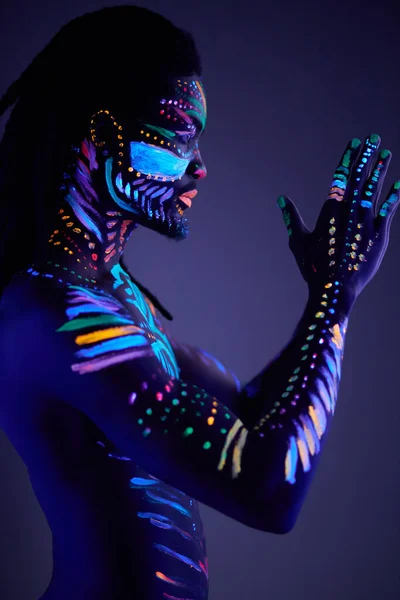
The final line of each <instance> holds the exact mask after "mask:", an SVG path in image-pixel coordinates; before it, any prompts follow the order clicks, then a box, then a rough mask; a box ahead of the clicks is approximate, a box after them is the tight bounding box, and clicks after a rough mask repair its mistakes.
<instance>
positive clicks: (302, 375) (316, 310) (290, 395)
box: [241, 282, 352, 520]
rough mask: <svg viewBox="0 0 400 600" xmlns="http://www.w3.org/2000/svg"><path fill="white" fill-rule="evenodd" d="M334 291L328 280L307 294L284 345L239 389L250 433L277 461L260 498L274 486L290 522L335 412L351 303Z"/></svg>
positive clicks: (310, 476) (269, 459)
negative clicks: (324, 285) (291, 332)
mask: <svg viewBox="0 0 400 600" xmlns="http://www.w3.org/2000/svg"><path fill="white" fill-rule="evenodd" d="M339 289H340V288H339V286H338V285H335V282H333V283H332V284H327V287H326V288H325V289H323V290H322V291H321V293H320V295H319V296H318V295H317V294H312V295H310V298H309V300H308V302H307V306H306V308H305V311H304V313H303V315H302V317H301V319H300V322H299V324H298V326H297V328H296V330H295V333H294V334H293V336H292V338H291V340H290V341H289V343H288V344H287V345H286V346H285V348H284V349H283V350H282V351H281V352H280V353H279V355H278V356H277V357H276V358H275V359H274V360H273V361H272V362H270V363H269V364H268V366H267V367H266V368H265V369H264V370H263V371H262V372H261V373H260V374H259V375H257V376H256V377H255V378H254V379H253V380H251V381H250V382H249V383H248V384H247V385H245V386H244V388H243V389H242V394H241V396H242V398H241V400H242V402H243V403H246V407H245V408H244V411H243V412H244V413H246V414H247V415H248V423H250V424H251V425H252V426H253V427H252V428H251V429H250V432H251V434H250V437H253V436H254V437H257V436H259V437H260V440H259V451H260V452H263V453H265V454H264V455H266V457H267V456H268V462H270V461H271V456H273V457H274V460H275V461H276V462H278V463H279V464H275V468H274V469H271V468H268V469H267V471H266V476H265V482H264V489H265V497H269V492H268V491H267V490H270V489H275V490H276V489H278V490H279V492H278V496H277V497H279V504H280V509H281V510H282V511H283V513H284V514H286V513H288V519H289V520H293V519H295V518H296V516H297V514H298V512H299V510H300V508H301V503H302V501H303V499H304V496H305V494H306V491H307V489H308V486H309V484H310V482H311V479H312V477H313V475H314V472H315V468H316V464H317V462H318V457H319V455H320V453H321V449H322V446H323V443H324V441H325V439H326V434H327V431H328V429H329V426H330V422H331V420H332V417H333V414H334V412H335V405H336V401H337V396H338V389H339V382H340V377H341V363H342V359H343V350H344V342H345V335H346V328H347V321H348V316H349V314H350V311H351V306H352V303H350V302H348V301H345V300H344V299H343V298H341V292H339ZM280 479H281V483H282V486H279V480H280ZM289 513H290V514H289Z"/></svg>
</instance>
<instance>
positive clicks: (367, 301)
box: [0, 0, 400, 600]
mask: <svg viewBox="0 0 400 600" xmlns="http://www.w3.org/2000/svg"><path fill="white" fill-rule="evenodd" d="M120 3H123V2H112V1H109V2H104V3H103V2H100V1H98V0H91V1H90V0H79V1H78V0H70V1H69V2H68V3H65V4H64V3H59V4H58V5H57V4H50V5H48V4H47V3H45V2H44V1H43V0H37V2H35V4H33V3H31V2H30V1H29V0H13V3H6V2H3V3H1V4H0V95H1V94H2V93H3V92H4V91H5V90H6V89H7V87H8V86H9V85H10V84H11V82H12V81H13V80H14V79H16V78H17V77H18V76H19V75H20V73H21V72H22V71H23V69H25V67H26V66H27V65H28V64H29V62H30V61H31V60H32V58H33V57H34V56H35V55H36V54H37V53H38V52H39V51H40V50H41V49H42V48H43V47H44V46H45V45H46V44H47V43H48V41H49V40H50V39H51V37H52V36H53V35H54V34H55V33H56V32H57V31H58V30H59V29H60V27H61V26H62V25H64V24H65V23H66V22H67V21H69V20H70V19H72V18H74V17H76V16H78V15H80V14H83V13H84V12H88V11H92V10H96V9H99V8H101V7H103V6H105V5H113V4H120ZM136 4H138V5H141V6H145V7H147V8H150V9H153V10H155V11H157V12H160V13H161V14H163V15H165V16H166V17H167V18H169V19H171V20H172V21H173V22H174V23H175V24H176V25H178V26H181V27H184V28H185V29H187V30H189V31H191V32H192V33H193V35H194V37H195V40H196V43H197V45H198V47H199V51H200V54H201V56H202V60H203V64H204V82H205V89H206V93H207V100H208V122H207V128H206V133H205V134H204V136H203V138H202V140H201V143H200V147H201V150H202V155H203V158H204V160H205V162H206V166H207V168H208V176H207V178H206V179H205V180H204V181H201V182H199V184H198V189H199V194H198V196H197V197H196V199H195V200H194V201H193V206H192V208H191V209H190V210H189V211H188V213H187V216H188V218H189V220H190V222H191V231H190V235H189V237H188V239H187V240H185V241H183V242H180V243H176V242H174V241H171V240H167V239H165V238H163V237H161V236H160V235H158V234H157V233H154V232H150V231H148V230H146V229H143V228H139V229H138V230H136V231H135V232H134V233H133V235H132V237H131V238H130V241H129V244H128V247H127V250H126V255H125V256H126V262H127V264H128V266H129V268H130V269H131V271H132V274H133V275H134V276H135V277H136V278H137V279H139V281H140V282H141V283H143V285H145V286H146V287H148V288H149V289H150V290H152V291H153V293H155V294H156V296H158V297H159V299H160V300H161V302H162V303H163V304H164V305H165V306H166V308H167V309H168V310H169V311H170V312H171V313H172V314H173V315H174V321H173V323H172V324H171V325H170V327H171V331H172V333H173V334H174V335H175V337H177V338H178V339H179V340H181V341H185V342H187V343H191V344H194V345H197V346H200V347H202V348H204V349H205V350H208V351H209V352H211V353H213V354H214V355H215V356H216V357H217V358H218V359H219V360H221V361H222V362H223V363H225V364H226V365H227V366H229V367H231V368H233V369H234V370H235V371H236V373H237V375H238V377H239V379H240V380H241V381H242V383H246V382H247V381H248V380H250V379H251V378H252V377H253V376H254V375H256V374H257V373H258V372H259V371H260V370H261V369H262V368H263V367H264V365H265V364H266V363H267V362H268V361H269V360H271V358H273V357H274V356H275V355H276V354H277V353H278V352H279V351H280V350H281V349H282V347H283V346H284V345H285V344H286V343H287V342H288V341H289V338H290V336H291V335H292V333H293V331H294V328H295V327H296V325H297V322H298V320H299V318H300V316H301V314H302V312H303V309H304V306H305V302H306V298H307V287H306V284H305V282H304V281H303V279H302V278H301V275H300V273H299V271H298V269H297V266H296V263H295V260H294V257H293V256H292V254H291V252H290V250H289V247H288V237H287V232H286V228H285V225H284V222H283V219H282V214H281V211H280V209H278V208H277V206H276V199H277V197H278V195H279V194H286V195H288V196H290V197H291V198H292V199H293V200H294V201H295V202H296V204H297V205H298V206H299V208H300V210H301V213H302V215H303V218H304V220H305V222H306V224H307V225H308V227H309V228H311V229H312V228H313V227H314V224H315V221H316V219H317V216H318V213H319V211H320V208H321V206H322V203H323V202H324V200H325V198H326V195H327V193H328V188H329V186H330V183H331V178H332V175H333V172H334V169H335V167H336V165H337V163H338V161H339V159H340V156H341V153H342V151H343V150H344V147H345V145H346V143H347V141H348V140H349V139H350V138H351V137H353V136H357V137H360V138H361V139H362V138H364V137H365V136H366V135H368V134H370V133H378V134H379V135H380V136H381V138H382V144H381V148H388V149H390V150H391V151H392V152H393V158H392V162H391V165H390V167H389V172H388V176H387V181H386V183H385V185H384V188H383V194H382V199H383V197H384V196H385V195H386V193H387V191H388V188H389V184H390V183H392V181H394V180H395V179H400V114H399V113H400V82H399V70H398V60H399V55H400V36H399V30H398V18H397V14H396V13H397V11H398V6H396V4H397V3H396V2H394V1H393V2H390V1H388V0H385V1H381V2H379V4H377V3H375V4H374V5H372V6H371V8H370V7H369V6H367V3H359V2H355V3H348V2H343V1H342V0H336V1H334V0H325V1H324V2H320V1H317V0H312V1H308V2H305V3H299V2H297V1H296V0H289V1H286V2H285V1H283V2H272V1H270V0H266V1H265V2H263V3H260V2H259V0H247V1H246V2H245V3H244V2H235V0H232V1H231V2H226V1H224V2H212V1H211V0H203V2H194V1H190V0H187V1H181V0H168V2H167V3H165V2H163V1H162V0H149V1H148V2H140V1H139V2H136ZM133 34H134V32H133ZM99 43H102V42H101V40H98V39H96V38H95V37H93V40H91V39H90V35H89V37H88V46H87V48H86V50H87V58H86V60H87V67H88V68H90V60H91V59H92V56H93V52H92V51H93V49H94V48H95V46H96V44H99ZM149 50H151V38H149ZM132 61H133V62H135V57H132ZM137 66H138V68H139V69H140V60H138V63H137ZM105 76H106V77H108V78H109V81H110V85H123V82H121V81H114V80H113V74H112V71H109V72H107V73H105ZM8 115H9V112H7V113H6V115H5V118H3V121H2V122H1V123H0V125H1V128H0V135H1V134H2V131H3V129H4V124H5V121H6V119H7V117H8ZM28 152H29V140H27V153H28ZM23 177H24V166H23V164H21V178H20V181H19V182H18V185H23V181H24V179H23ZM16 185H17V182H16ZM0 231H1V230H0ZM0 234H1V233H0ZM16 251H18V250H17V249H16ZM399 260H400V211H399V212H398V214H397V215H396V216H395V218H394V220H393V223H392V228H391V238H390V243H389V247H388V250H387V253H386V256H385V258H384V260H383V263H382V265H381V267H380V269H379V271H378V273H377V275H376V276H375V277H374V279H373V280H372V282H371V283H370V284H369V285H368V286H367V287H366V288H365V290H364V291H363V293H362V295H361V296H360V297H359V298H358V300H357V302H356V305H355V308H354V310H353V312H352V314H351V317H350V320H349V326H348V334H347V337H346V343H345V353H344V364H343V374H342V381H341V385H340V389H339V398H338V404H337V410H336V413H335V417H334V420H333V422H332V426H331V430H330V433H329V437H328V441H327V443H326V446H325V448H324V452H323V455H322V458H321V461H320V465H319V468H318V471H317V473H316V476H315V479H314V481H313V483H312V485H311V488H310V492H309V494H308V496H307V498H306V502H305V504H304V507H303V509H302V512H301V513H300V517H299V520H298V522H297V524H296V526H295V528H294V530H293V531H291V532H290V533H289V534H287V535H285V536H276V535H273V534H267V533H263V532H259V531H256V530H253V529H250V528H247V527H246V526H244V525H242V524H240V523H237V522H235V521H233V520H232V519H230V518H228V517H225V516H224V515H222V514H221V513H219V512H217V511H215V510H213V509H211V508H209V507H207V506H205V505H203V504H202V505H200V509H201V512H202V516H203V519H204V525H205V530H206V535H207V546H208V555H209V572H210V595H209V600H222V599H224V600H225V599H227V598H229V600H242V599H243V600H245V599H248V598H254V599H257V600H259V599H260V600H261V599H263V598H265V599H267V598H268V599H271V600H286V599H288V598H292V597H295V598H296V599H297V600H306V599H307V600H337V599H339V598H340V600H358V599H360V600H361V599H363V600H377V599H379V600H381V599H384V600H395V599H396V598H399V597H400V571H399V567H398V557H399V556H400V524H399V510H398V506H399V505H400V484H399V482H398V477H399V466H400V460H399V455H398V447H399V444H398V442H399V440H400V402H399V386H398V379H397V371H398V370H399V366H398V363H399V358H400V352H399V340H398V338H399V333H400V323H399V318H398V314H399V305H400V286H399V284H398V279H399ZM0 390H1V387H0ZM2 393H3V392H1V391H0V395H2ZM51 543H52V540H51V531H50V529H49V526H48V524H47V521H46V519H45V517H44V514H43V512H42V510H41V508H40V506H39V504H38V502H37V500H36V497H35V495H34V493H33V491H32V489H31V486H30V482H29V478H28V475H27V471H26V467H25V465H24V463H23V462H22V461H21V459H20V458H19V456H18V455H17V453H16V451H15V450H14V448H13V446H12V445H11V443H10V442H9V440H8V439H7V437H6V436H5V434H4V433H3V432H2V431H1V430H0V598H1V600H36V599H37V598H39V596H40V595H41V594H42V593H43V592H44V590H45V588H46V587H47V585H48V583H49V580H50V577H51V571H52V556H51ZM110 600H111V599H110Z"/></svg>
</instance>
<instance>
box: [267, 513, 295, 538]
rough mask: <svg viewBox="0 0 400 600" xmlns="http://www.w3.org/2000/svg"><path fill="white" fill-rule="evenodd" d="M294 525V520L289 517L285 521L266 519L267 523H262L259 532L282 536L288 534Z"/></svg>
mask: <svg viewBox="0 0 400 600" xmlns="http://www.w3.org/2000/svg"><path fill="white" fill-rule="evenodd" d="M295 524H296V520H295V519H292V518H290V516H289V517H288V518H286V519H282V518H277V519H272V520H271V519H268V520H267V522H265V521H264V522H263V523H262V524H261V527H259V529H260V531H265V532H266V533H274V534H275V535H283V534H285V533H290V531H292V529H293V527H294V526H295Z"/></svg>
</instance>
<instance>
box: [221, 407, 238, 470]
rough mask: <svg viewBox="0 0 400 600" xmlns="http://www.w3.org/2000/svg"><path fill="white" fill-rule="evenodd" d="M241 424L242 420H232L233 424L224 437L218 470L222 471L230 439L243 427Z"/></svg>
mask: <svg viewBox="0 0 400 600" xmlns="http://www.w3.org/2000/svg"><path fill="white" fill-rule="evenodd" d="M243 426H244V425H243V423H242V421H241V420H240V419H236V421H235V422H234V424H233V425H232V427H231V428H230V430H229V431H228V433H227V435H226V438H225V444H224V447H223V448H222V452H221V457H220V461H219V463H218V467H217V469H218V471H222V469H223V468H224V466H225V463H226V455H227V452H228V448H229V446H230V445H231V443H232V440H233V438H234V437H235V435H236V434H237V432H238V430H239V429H240V427H243Z"/></svg>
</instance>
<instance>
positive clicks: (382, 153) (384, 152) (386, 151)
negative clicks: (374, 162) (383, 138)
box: [381, 149, 392, 158]
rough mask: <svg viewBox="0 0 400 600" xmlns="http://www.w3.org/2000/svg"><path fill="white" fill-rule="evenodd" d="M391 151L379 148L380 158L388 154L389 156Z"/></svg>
mask: <svg viewBox="0 0 400 600" xmlns="http://www.w3.org/2000/svg"><path fill="white" fill-rule="evenodd" d="M391 154H392V153H391V152H390V150H386V149H385V150H381V157H382V158H387V157H388V156H390V155H391Z"/></svg>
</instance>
